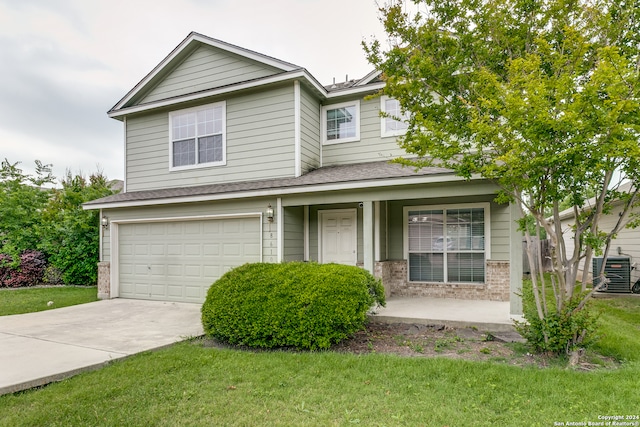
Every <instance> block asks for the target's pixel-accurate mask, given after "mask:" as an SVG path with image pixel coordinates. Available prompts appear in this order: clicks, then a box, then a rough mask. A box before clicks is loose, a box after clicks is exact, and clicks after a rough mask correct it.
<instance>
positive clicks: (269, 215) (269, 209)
mask: <svg viewBox="0 0 640 427" xmlns="http://www.w3.org/2000/svg"><path fill="white" fill-rule="evenodd" d="M267 221H269V222H273V208H272V207H271V203H269V206H267Z"/></svg>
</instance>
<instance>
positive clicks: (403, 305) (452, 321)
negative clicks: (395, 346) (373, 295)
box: [369, 297, 521, 332]
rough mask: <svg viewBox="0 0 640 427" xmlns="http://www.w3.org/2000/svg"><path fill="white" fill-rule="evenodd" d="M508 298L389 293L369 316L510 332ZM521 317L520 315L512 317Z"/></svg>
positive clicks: (388, 321) (399, 321)
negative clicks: (439, 296) (384, 303)
mask: <svg viewBox="0 0 640 427" xmlns="http://www.w3.org/2000/svg"><path fill="white" fill-rule="evenodd" d="M510 306H511V304H510V302H509V301H487V300H465V299H453V298H430V297H391V298H388V299H387V306H386V307H380V308H378V309H376V310H375V313H372V314H370V316H369V318H370V320H371V321H373V322H382V323H415V324H421V325H443V326H448V327H455V328H470V327H475V328H478V330H480V331H486V332H512V331H514V327H513V319H514V317H513V316H512V315H510ZM517 319H521V317H516V320H517Z"/></svg>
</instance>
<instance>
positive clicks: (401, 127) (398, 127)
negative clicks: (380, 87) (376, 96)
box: [380, 96, 409, 137]
mask: <svg viewBox="0 0 640 427" xmlns="http://www.w3.org/2000/svg"><path fill="white" fill-rule="evenodd" d="M380 110H381V111H383V112H384V113H386V114H387V115H386V116H384V117H382V118H381V123H380V129H381V134H382V136H383V137H385V136H398V135H403V134H404V133H405V132H406V131H407V128H408V127H409V126H408V124H407V122H406V120H407V119H408V118H409V117H408V115H407V114H406V113H405V114H402V110H401V109H400V102H398V100H397V99H393V98H389V97H388V96H383V97H381V98H380ZM398 119H399V120H398Z"/></svg>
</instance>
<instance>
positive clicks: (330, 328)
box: [202, 262, 385, 350]
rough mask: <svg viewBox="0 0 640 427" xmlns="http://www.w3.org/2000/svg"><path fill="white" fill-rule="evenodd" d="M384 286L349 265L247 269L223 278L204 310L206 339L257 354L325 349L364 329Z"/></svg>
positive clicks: (300, 264) (249, 266)
mask: <svg viewBox="0 0 640 427" xmlns="http://www.w3.org/2000/svg"><path fill="white" fill-rule="evenodd" d="M376 303H377V304H380V305H384V304H385V300H384V289H383V287H382V284H381V283H380V281H379V280H378V279H376V278H374V277H373V276H372V275H371V274H370V273H368V272H367V271H365V270H363V269H361V268H359V267H355V266H347V265H338V264H316V263H303V262H291V263H283V264H267V263H257V264H245V265H243V266H241V267H238V268H235V269H233V270H231V271H229V272H227V273H226V274H224V275H223V276H222V277H221V278H220V279H219V280H217V281H216V282H215V283H214V284H213V285H212V286H211V287H210V288H209V291H208V293H207V298H206V301H205V302H204V304H203V306H202V324H203V327H204V331H205V333H206V334H207V335H208V336H210V337H213V338H216V339H218V340H220V341H223V342H227V343H229V344H235V345H245V346H249V347H256V348H279V347H294V348H298V349H309V350H317V349H326V348H329V347H330V346H331V345H332V344H334V343H337V342H339V341H341V340H343V339H345V338H347V337H350V336H352V335H353V334H354V333H355V332H357V331H358V330H360V329H362V328H363V327H364V326H365V324H366V320H367V312H368V311H369V310H370V309H371V307H372V306H373V305H374V304H376Z"/></svg>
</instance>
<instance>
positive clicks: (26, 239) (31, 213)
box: [0, 159, 55, 264]
mask: <svg viewBox="0 0 640 427" xmlns="http://www.w3.org/2000/svg"><path fill="white" fill-rule="evenodd" d="M18 166H19V163H11V162H9V161H8V160H7V159H5V160H4V161H2V163H1V164H0V253H4V254H7V255H10V256H11V258H12V259H13V260H14V261H13V262H16V263H18V264H19V261H17V259H18V257H19V255H20V254H21V253H22V252H23V251H25V250H28V249H35V248H36V247H37V246H38V242H39V237H38V234H37V233H35V232H34V230H35V229H36V228H37V227H38V224H39V223H40V218H41V213H42V211H43V209H44V208H45V206H46V205H47V202H48V200H49V196H50V194H51V193H50V190H48V189H45V188H43V186H44V185H46V184H52V183H53V182H54V180H55V178H54V177H53V175H52V174H51V165H44V164H42V162H40V161H36V173H35V175H33V176H32V175H28V174H25V173H24V172H23V171H22V169H20V168H19V167H18Z"/></svg>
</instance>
